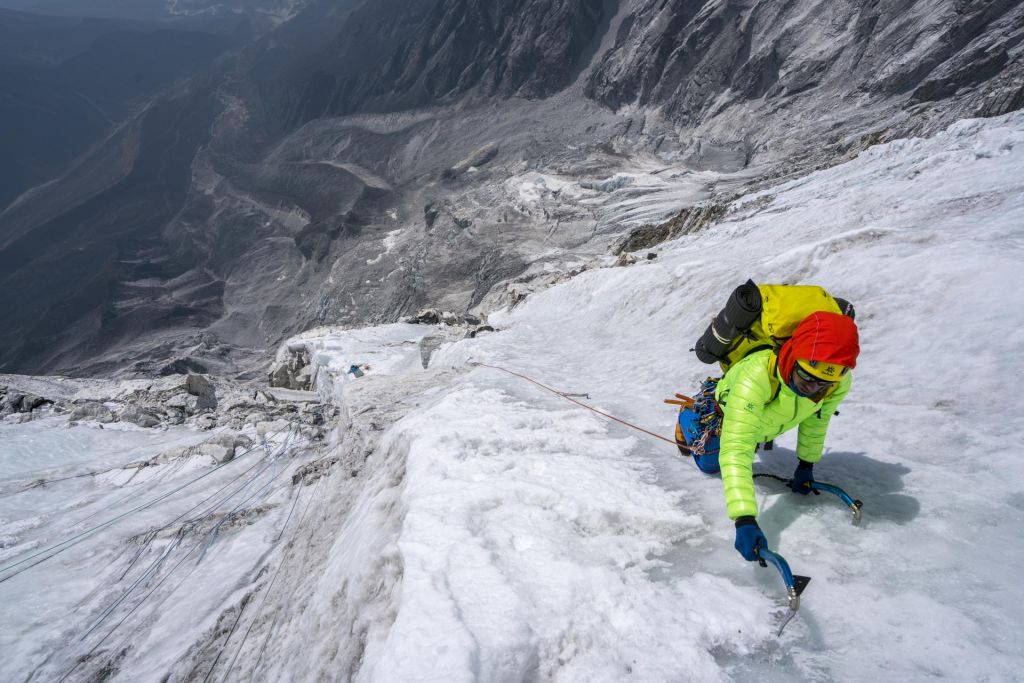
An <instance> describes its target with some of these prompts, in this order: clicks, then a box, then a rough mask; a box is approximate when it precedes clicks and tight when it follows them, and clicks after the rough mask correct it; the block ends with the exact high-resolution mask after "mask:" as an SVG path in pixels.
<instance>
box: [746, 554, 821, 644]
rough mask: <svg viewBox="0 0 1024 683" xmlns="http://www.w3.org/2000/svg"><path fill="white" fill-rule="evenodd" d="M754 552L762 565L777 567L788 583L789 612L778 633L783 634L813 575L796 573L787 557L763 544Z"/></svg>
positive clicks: (783, 579) (798, 606)
mask: <svg viewBox="0 0 1024 683" xmlns="http://www.w3.org/2000/svg"><path fill="white" fill-rule="evenodd" d="M754 554H755V555H757V562H758V564H760V565H761V566H762V567H767V566H768V563H769V562H770V563H771V564H772V566H773V567H775V568H776V569H777V570H778V571H779V574H780V575H781V576H782V581H783V583H785V584H786V596H787V598H788V599H789V614H788V615H787V616H786V618H785V619H783V620H782V623H781V624H780V625H779V632H778V633H777V634H776V635H779V636H781V635H782V630H783V629H784V628H786V624H788V623H789V622H790V620H791V619H792V618H793V617H795V616H796V611H797V610H798V609H800V594H801V593H803V592H804V589H805V588H807V584H809V583H810V582H811V577H809V576H800V575H794V574H793V571H792V570H791V569H790V568H789V563H788V562H786V558H784V557H783V556H782V555H779V554H778V553H773V552H772V551H771V550H769V549H768V548H762V547H761V544H760V543H759V544H757V545H756V546H754Z"/></svg>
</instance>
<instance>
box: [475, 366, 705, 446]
mask: <svg viewBox="0 0 1024 683" xmlns="http://www.w3.org/2000/svg"><path fill="white" fill-rule="evenodd" d="M469 364H470V365H479V366H482V367H485V368H491V369H493V370H501V371H502V372H507V373H508V374H510V375H515V376H516V377H519V378H521V379H525V380H526V381H527V382H532V383H533V384H536V385H537V386H538V387H540V388H542V389H545V390H547V391H550V392H551V393H552V394H555V395H556V396H561V397H562V398H564V399H565V400H566V401H572V402H573V403H575V404H576V405H578V406H580V407H581V408H586V409H587V410H592V411H594V412H595V413H597V414H598V415H601V416H602V417H606V418H608V419H609V420H615V421H616V422H618V423H620V424H624V425H626V426H627V427H630V428H632V429H635V430H637V431H638V432H643V433H644V434H649V435H650V436H653V437H654V438H655V439H661V440H662V441H666V442H668V443H670V444H672V445H673V446H679V444H678V443H676V441H675V440H673V439H668V438H666V437H664V436H662V435H661V434H655V433H654V432H652V431H648V430H646V429H644V428H643V427H638V426H636V425H635V424H633V423H632V422H626V421H625V420H623V419H621V418H618V417H615V416H614V415H609V414H608V413H605V412H602V411H600V410H598V409H597V408H594V407H592V406H588V405H587V404H586V403H583V402H582V401H577V400H576V399H574V398H570V397H569V396H566V395H565V394H563V393H562V392H560V391H558V390H556V389H552V388H551V387H549V386H546V385H544V384H541V383H540V382H538V381H537V380H535V379H532V378H530V377H527V376H526V375H521V374H519V373H518V372H513V371H511V370H508V369H506V368H503V367H501V366H498V365H488V364H487V363H481V362H479V361H470V362H469ZM687 450H689V449H687Z"/></svg>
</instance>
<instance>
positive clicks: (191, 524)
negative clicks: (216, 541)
mask: <svg viewBox="0 0 1024 683" xmlns="http://www.w3.org/2000/svg"><path fill="white" fill-rule="evenodd" d="M281 431H284V430H280V431H278V432H276V433H275V436H276V435H277V434H280V433H281ZM292 436H293V433H289V434H288V436H287V437H286V440H285V442H284V443H282V444H280V445H279V446H277V448H275V450H274V453H273V455H272V458H278V457H280V456H281V455H283V454H284V453H285V452H287V450H289V449H291V448H295V447H296V446H300V445H303V444H304V443H307V441H306V440H303V441H299V442H298V443H296V444H289V443H288V441H289V440H290V439H291V437H292ZM251 450H256V447H255V446H254V447H253V448H252V449H251ZM261 464H264V461H262V460H260V461H257V462H256V463H255V464H254V465H252V466H251V467H249V469H247V470H246V471H245V472H243V473H242V474H241V475H239V476H238V477H235V478H234V479H232V480H231V482H229V483H228V484H227V485H225V486H224V487H222V488H221V489H220V490H219V491H223V490H224V489H225V488H227V487H228V486H230V485H232V484H233V483H235V482H237V481H238V479H240V478H241V477H242V476H244V475H245V474H246V473H248V472H250V471H251V470H252V469H253V468H255V467H256V466H258V465H261ZM267 469H268V466H266V465H264V467H263V468H262V469H260V471H259V472H257V473H256V474H255V475H253V477H251V478H250V479H249V480H248V481H247V483H246V484H245V485H243V486H242V487H240V488H237V489H235V491H233V492H232V493H231V494H230V495H229V496H228V497H226V498H223V499H221V500H220V501H219V502H218V503H217V504H216V505H215V506H214V507H212V508H209V509H208V510H206V511H204V513H203V514H202V515H200V516H199V517H197V518H194V519H190V520H186V521H185V522H184V525H183V526H182V528H181V529H179V530H178V533H177V534H176V538H175V540H174V542H173V543H172V544H171V546H170V547H169V548H167V549H166V550H165V551H164V552H163V553H162V554H161V557H159V558H158V559H157V560H156V561H155V562H154V564H153V565H151V567H150V568H149V569H147V571H146V573H147V574H150V576H149V579H152V577H153V576H155V572H153V573H150V572H151V571H152V570H153V569H154V568H156V567H157V566H158V565H161V564H163V563H164V561H165V560H166V559H167V558H168V557H169V556H170V553H171V552H172V551H173V550H175V549H177V548H178V547H179V546H180V545H181V543H182V541H183V539H184V537H185V534H186V533H187V532H188V531H190V530H192V529H195V528H197V527H198V526H199V525H200V524H202V523H203V522H204V521H206V520H207V519H208V518H209V517H210V516H211V515H212V514H213V513H214V512H215V511H216V508H217V507H219V506H220V505H222V504H224V503H226V502H227V501H228V500H230V499H231V498H233V497H234V496H236V495H237V494H238V493H240V492H241V491H243V490H244V489H245V488H246V487H248V485H249V484H250V483H252V482H253V481H255V480H256V479H257V478H258V477H259V476H260V475H261V474H262V473H263V472H265V471H266V470H267ZM281 471H283V470H281ZM281 471H279V472H278V473H277V474H275V475H274V476H273V477H272V478H271V480H270V482H268V484H267V485H264V486H263V487H262V488H261V489H260V490H259V491H257V493H260V492H262V491H264V490H266V488H267V486H268V485H269V484H271V483H273V481H274V480H275V479H276V478H277V477H278V476H280V474H281ZM219 491H218V492H219ZM214 495H216V494H214ZM255 495H256V494H253V495H250V496H249V498H247V499H246V500H245V501H243V502H247V501H248V500H251V499H252V498H253V497H254V496H255ZM211 497H212V496H211ZM209 498H210V497H207V498H206V500H209ZM204 502H205V501H204ZM201 504H202V503H200V505H201ZM195 507H198V506H194V507H193V508H192V509H195ZM238 507H239V505H236V506H235V508H233V509H232V510H231V511H230V512H229V513H228V514H229V515H230V514H231V513H232V512H234V511H235V510H236V509H237V508H238ZM185 514H187V513H183V514H182V515H179V517H178V518H176V519H180V518H181V517H182V516H184V515H185ZM169 526H171V525H170V524H168V525H166V526H165V527H162V528H167V527H169ZM218 526H219V525H218ZM211 533H212V532H210V533H207V534H206V535H204V537H203V538H200V539H198V540H197V542H196V543H195V544H194V545H193V546H192V548H191V549H190V550H189V551H188V553H186V554H185V556H184V557H182V558H181V559H180V560H179V561H178V562H176V563H175V564H174V566H172V567H171V568H170V569H169V570H168V571H167V573H165V574H164V575H163V576H162V577H161V578H160V579H159V580H158V581H157V583H156V585H155V586H154V587H153V588H152V590H150V591H148V592H147V593H146V594H145V595H143V596H142V598H141V599H140V600H139V601H138V602H137V603H136V604H135V605H134V606H133V607H132V608H131V609H130V610H128V612H127V613H126V614H125V615H124V616H123V617H122V618H121V620H120V621H119V622H117V623H116V624H115V625H114V626H113V627H112V628H111V629H110V630H108V631H107V632H106V635H104V636H102V637H101V638H100V640H99V641H98V642H97V643H96V644H95V645H93V647H92V649H91V650H89V652H88V653H87V655H86V657H85V658H82V659H80V660H79V661H78V662H77V663H76V664H75V665H74V667H72V668H71V670H70V671H68V672H66V673H65V674H64V677H63V678H61V681H63V680H65V679H66V678H67V677H68V676H70V675H71V674H72V673H73V672H74V671H75V670H76V669H77V668H78V667H79V666H80V665H81V664H82V663H83V662H84V661H86V660H87V659H88V658H89V657H90V656H91V655H92V654H93V653H95V652H96V650H97V649H98V648H99V647H100V646H101V645H103V643H104V642H105V641H106V640H107V639H108V638H109V637H110V636H111V635H113V633H114V632H115V631H116V630H117V629H118V628H119V627H120V626H121V625H122V624H124V623H125V621H126V620H127V619H128V617H130V616H131V615H132V614H133V613H134V612H135V611H136V610H138V609H139V608H140V607H141V606H142V605H143V604H144V603H146V602H147V601H148V600H149V598H150V597H152V596H153V594H154V593H155V592H156V591H157V589H158V588H159V587H160V586H161V585H163V584H164V583H165V582H166V581H167V579H168V578H170V577H171V575H173V574H174V573H175V572H176V570H177V569H178V568H179V567H180V566H181V565H182V564H183V563H184V561H185V560H186V559H188V558H189V557H191V556H192V555H193V554H194V553H195V552H196V550H202V552H203V553H205V552H206V549H207V548H208V547H209V543H208V540H209V537H210V535H211ZM204 546H205V547H204ZM201 559H202V555H200V560H201ZM196 566H198V562H197V565H196ZM194 569H195V567H193V571H194ZM191 573H192V572H191V571H190V572H189V573H188V574H186V576H185V577H183V578H182V579H181V581H179V582H178V584H177V585H176V586H175V587H174V588H173V589H172V590H171V591H170V593H169V594H168V595H170V594H172V593H173V592H174V591H176V590H177V589H178V587H180V585H181V583H183V582H184V580H185V579H186V578H188V576H189V575H190V574H191ZM142 578H145V577H140V579H139V580H137V581H136V582H135V585H133V586H132V587H131V588H130V589H129V590H128V592H126V593H125V594H124V595H122V596H121V598H119V600H118V602H119V603H120V602H121V601H122V600H123V599H124V598H126V597H127V596H128V594H129V593H130V592H132V591H133V590H134V589H135V588H136V587H137V584H139V583H140V581H141V580H142ZM149 579H147V581H148V580H149ZM164 599H165V600H166V597H165V598H164ZM115 606H116V605H115ZM243 609H244V607H243ZM111 612H112V610H111V611H108V612H107V613H106V614H104V615H103V616H102V617H101V618H100V620H99V621H98V622H97V623H95V624H94V625H93V626H92V628H90V629H89V632H88V633H86V634H85V635H84V636H82V638H80V639H79V640H84V639H85V638H86V637H87V636H88V635H89V634H91V633H92V632H93V631H95V630H96V628H97V627H98V626H100V624H101V623H102V622H103V621H104V620H105V619H106V618H107V617H108V616H110V613H111ZM239 617H241V614H239ZM236 626H237V620H236ZM233 630H234V627H233V628H232V631H233ZM131 637H132V634H128V635H127V636H125V638H124V639H123V640H122V641H121V643H120V644H119V645H118V646H117V647H115V648H114V649H113V651H114V652H115V653H116V652H119V651H120V650H121V645H123V644H124V643H125V642H127V640H128V639H130V638H131ZM111 661H113V660H111ZM211 671H212V669H211Z"/></svg>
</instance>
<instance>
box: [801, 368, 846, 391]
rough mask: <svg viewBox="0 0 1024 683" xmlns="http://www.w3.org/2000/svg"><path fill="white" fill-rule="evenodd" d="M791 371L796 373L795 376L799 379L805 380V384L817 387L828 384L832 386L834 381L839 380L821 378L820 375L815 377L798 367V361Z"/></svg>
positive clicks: (827, 385) (821, 387)
mask: <svg viewBox="0 0 1024 683" xmlns="http://www.w3.org/2000/svg"><path fill="white" fill-rule="evenodd" d="M793 372H794V373H795V374H796V376H797V377H799V378H800V381H802V382H806V383H807V384H809V385H812V386H814V387H817V388H818V389H824V388H825V387H830V386H832V385H833V384H835V383H836V382H838V381H839V380H832V381H829V380H827V379H821V378H820V377H815V376H814V375H812V374H811V373H809V372H807V371H806V370H804V369H803V368H802V367H800V364H799V363H797V364H796V365H794V366H793Z"/></svg>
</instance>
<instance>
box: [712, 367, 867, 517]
mask: <svg viewBox="0 0 1024 683" xmlns="http://www.w3.org/2000/svg"><path fill="white" fill-rule="evenodd" d="M771 356H772V351H771V350H770V349H765V350H764V351H758V352H757V353H752V354H750V355H749V356H747V357H746V358H744V359H743V360H741V361H740V362H738V363H736V364H735V365H733V366H732V367H731V368H729V372H727V373H725V377H723V378H722V379H721V380H720V381H719V382H718V388H717V389H716V390H715V398H716V399H717V400H718V404H719V405H720V406H721V407H722V413H723V417H722V437H721V447H720V448H721V450H720V451H719V453H718V463H719V465H720V466H721V468H722V484H723V485H724V487H725V508H726V511H727V512H728V514H729V518H730V519H736V518H737V517H743V516H745V515H750V516H753V517H756V516H757V500H756V498H755V496H754V477H753V464H754V451H755V449H756V447H757V444H759V443H764V442H765V441H770V440H772V439H774V438H775V437H777V436H779V435H780V434H783V433H785V432H788V431H789V430H791V429H792V428H793V427H796V426H797V425H799V426H800V431H799V432H798V435H797V445H796V454H797V457H799V458H800V459H801V460H804V461H806V462H811V463H814V462H818V461H819V460H821V451H822V448H823V447H824V444H825V433H826V432H827V431H828V423H829V420H830V419H831V418H832V413H834V412H835V410H836V406H838V405H839V404H840V403H841V402H842V400H843V399H844V398H846V394H847V393H849V391H850V383H851V382H852V375H851V374H847V376H846V377H845V378H844V379H843V380H841V381H840V382H839V386H838V387H837V388H836V390H835V391H834V392H832V394H831V395H829V396H827V397H826V398H825V399H824V400H823V401H820V402H818V403H815V402H814V401H812V400H811V399H809V398H802V397H800V396H797V395H796V394H795V393H794V392H793V391H792V390H791V389H790V388H789V387H787V386H786V383H785V382H783V381H782V378H781V377H780V376H779V373H778V370H777V369H776V368H775V363H774V362H772V359H771ZM769 372H774V373H775V375H776V378H777V380H778V384H777V385H776V386H778V395H777V396H775V397H774V398H773V397H772V390H773V387H772V383H771V382H770V381H769Z"/></svg>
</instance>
